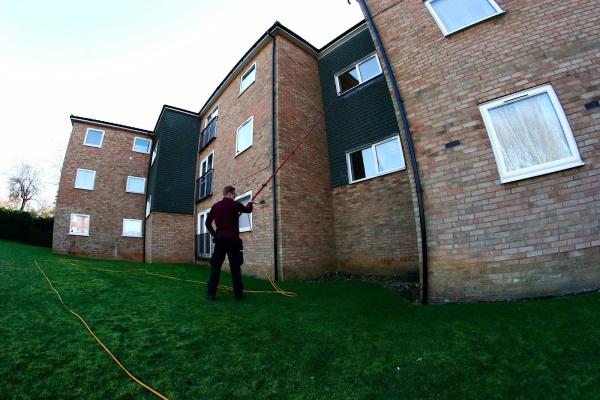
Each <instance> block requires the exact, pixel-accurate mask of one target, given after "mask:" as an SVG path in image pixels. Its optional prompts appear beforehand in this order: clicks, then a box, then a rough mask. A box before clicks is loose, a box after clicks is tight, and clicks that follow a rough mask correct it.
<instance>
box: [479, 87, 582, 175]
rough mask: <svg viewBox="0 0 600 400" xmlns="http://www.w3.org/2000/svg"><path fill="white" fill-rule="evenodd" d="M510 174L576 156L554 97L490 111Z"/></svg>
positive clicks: (542, 96) (538, 97) (541, 96)
mask: <svg viewBox="0 0 600 400" xmlns="http://www.w3.org/2000/svg"><path fill="white" fill-rule="evenodd" d="M489 114H490V118H491V120H492V124H493V125H494V130H495V131H496V136H497V138H498V142H500V147H501V148H502V158H503V160H504V164H505V166H506V170H507V171H508V172H510V171H514V170H518V169H521V168H526V167H530V166H533V165H539V164H544V163H548V162H551V161H556V160H560V159H563V158H568V157H571V156H572V153H571V150H570V149H569V145H568V143H567V139H566V137H565V132H564V131H563V128H562V126H561V124H560V120H559V118H558V115H557V114H556V111H555V110H554V106H553V105H552V101H551V100H550V96H548V94H547V93H540V94H538V95H535V96H531V97H526V98H524V99H521V100H518V101H515V102H513V103H509V104H506V105H502V106H499V107H496V108H493V109H491V110H489Z"/></svg>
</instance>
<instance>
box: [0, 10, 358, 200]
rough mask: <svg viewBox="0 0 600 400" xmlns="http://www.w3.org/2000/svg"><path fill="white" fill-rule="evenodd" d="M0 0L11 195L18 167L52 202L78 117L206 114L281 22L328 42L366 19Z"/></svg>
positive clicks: (1, 168)
mask: <svg viewBox="0 0 600 400" xmlns="http://www.w3.org/2000/svg"><path fill="white" fill-rule="evenodd" d="M350 3H351V4H348V1H347V0H304V1H291V0H255V1H249V0H219V1H206V0H168V1H163V0H103V1H92V0H53V1H48V0H31V1H19V0H0V117H1V121H2V125H1V128H0V200H6V199H7V197H8V190H7V183H6V181H7V179H8V177H9V175H10V171H11V170H12V169H13V167H14V166H15V164H17V163H19V162H27V163H29V164H31V165H33V166H34V167H35V168H37V169H38V170H40V171H41V174H42V183H43V192H42V196H41V200H42V201H45V202H50V203H51V202H53V201H54V198H55V195H56V190H57V188H58V179H59V167H60V164H61V163H62V160H63V158H64V153H65V150H66V146H67V142H68V140H69V135H70V133H71V122H70V120H69V116H70V115H71V114H73V115H77V116H82V117H88V118H94V119H100V120H103V121H110V122H114V123H120V124H124V125H130V126H134V127H137V128H143V129H148V130H152V129H153V128H154V124H155V123H156V119H157V118H158V115H159V113H160V110H161V108H162V106H163V104H169V105H172V106H175V107H181V108H184V109H188V110H191V111H196V112H197V111H199V110H200V107H201V106H202V105H203V104H204V102H205V101H206V100H207V99H208V97H209V96H210V95H211V94H212V92H213V91H214V90H215V89H216V87H217V85H218V84H219V83H220V82H221V81H222V80H223V79H224V78H225V76H226V74H227V73H228V72H229V71H230V70H231V68H233V66H234V65H235V64H236V63H237V62H238V60H239V59H240V58H241V57H242V56H243V55H244V53H245V52H246V51H247V50H248V49H249V48H250V47H251V46H252V44H254V42H255V41H256V40H257V39H258V38H259V37H260V36H261V35H262V34H263V33H265V31H266V30H267V29H268V28H269V27H270V26H271V25H272V24H273V23H274V22H275V21H279V22H281V23H282V24H283V25H285V26H286V27H288V28H289V29H291V30H293V31H294V32H296V33H297V34H299V35H300V36H302V37H303V38H304V39H306V40H307V41H308V42H310V43H311V44H313V45H314V46H315V47H317V48H320V47H322V46H323V45H325V44H327V43H328V42H329V41H330V40H332V39H334V38H335V37H337V36H338V35H339V34H341V33H343V32H344V31H345V30H346V29H348V28H350V27H351V26H352V25H354V24H356V23H358V22H359V21H361V20H362V19H363V16H362V14H361V11H360V7H359V5H358V3H357V2H356V1H355V0H352V1H351V2H350Z"/></svg>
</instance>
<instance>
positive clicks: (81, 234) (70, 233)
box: [69, 213, 92, 236]
mask: <svg viewBox="0 0 600 400" xmlns="http://www.w3.org/2000/svg"><path fill="white" fill-rule="evenodd" d="M73 216H79V217H87V219H88V231H87V233H73V232H71V230H72V227H73ZM91 221H92V218H91V217H90V216H89V214H77V213H71V216H70V217H69V235H71V236H90V229H91V227H90V225H91Z"/></svg>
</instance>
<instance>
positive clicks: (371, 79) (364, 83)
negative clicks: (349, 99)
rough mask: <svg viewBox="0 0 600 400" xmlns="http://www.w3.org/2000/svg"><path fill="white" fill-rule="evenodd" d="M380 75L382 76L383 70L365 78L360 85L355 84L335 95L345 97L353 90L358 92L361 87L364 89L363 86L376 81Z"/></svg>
mask: <svg viewBox="0 0 600 400" xmlns="http://www.w3.org/2000/svg"><path fill="white" fill-rule="evenodd" d="M382 76H383V72H382V73H379V74H377V75H375V76H373V77H371V78H369V79H367V80H366V81H364V82H362V83H361V84H360V85H356V86H354V87H353V88H350V89H348V90H346V91H345V92H341V93H338V94H337V95H338V97H339V98H342V97H345V96H347V95H349V94H350V93H353V92H355V91H356V92H358V91H360V90H362V89H365V88H367V87H369V86H371V84H372V83H375V82H376V81H378V80H379V79H377V78H379V77H382ZM359 89H360V90H359Z"/></svg>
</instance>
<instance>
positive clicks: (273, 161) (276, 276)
mask: <svg viewBox="0 0 600 400" xmlns="http://www.w3.org/2000/svg"><path fill="white" fill-rule="evenodd" d="M271 32H272V31H271ZM271 32H269V36H271V38H273V47H272V48H271V49H272V55H271V63H272V68H271V89H272V92H271V148H272V154H271V172H272V173H273V174H274V173H275V169H276V164H277V158H276V157H277V148H276V147H275V144H276V143H275V134H276V126H275V122H276V118H275V111H276V107H275V96H276V94H277V93H276V90H275V73H276V65H275V51H276V49H277V44H276V42H275V36H274V35H273V34H272V33H271ZM278 250H279V249H278V247H277V177H276V176H273V266H274V271H273V272H274V280H275V282H278V281H279V272H278V270H279V255H278Z"/></svg>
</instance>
